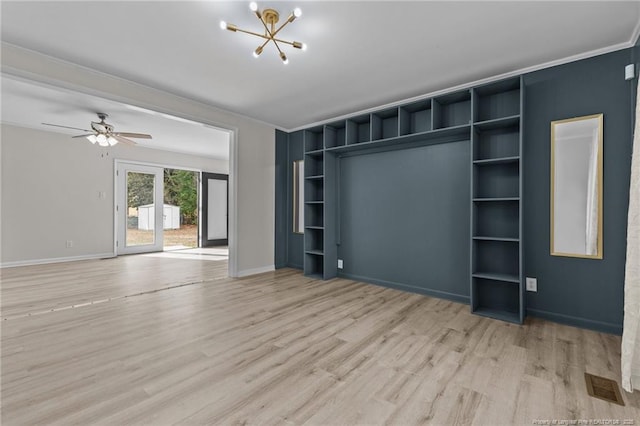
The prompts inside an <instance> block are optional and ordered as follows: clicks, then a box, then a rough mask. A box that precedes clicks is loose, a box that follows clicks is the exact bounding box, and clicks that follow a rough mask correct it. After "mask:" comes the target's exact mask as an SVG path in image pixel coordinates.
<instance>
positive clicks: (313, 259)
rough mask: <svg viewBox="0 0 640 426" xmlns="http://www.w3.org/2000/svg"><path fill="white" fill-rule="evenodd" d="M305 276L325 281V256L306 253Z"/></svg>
mask: <svg viewBox="0 0 640 426" xmlns="http://www.w3.org/2000/svg"><path fill="white" fill-rule="evenodd" d="M304 275H305V276H307V277H311V278H315V279H317V280H322V279H324V256H323V255H318V254H314V253H307V252H305V254H304Z"/></svg>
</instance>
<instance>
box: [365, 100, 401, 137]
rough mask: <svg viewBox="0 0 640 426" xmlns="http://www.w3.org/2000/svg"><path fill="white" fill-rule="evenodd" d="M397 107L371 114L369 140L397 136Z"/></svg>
mask: <svg viewBox="0 0 640 426" xmlns="http://www.w3.org/2000/svg"><path fill="white" fill-rule="evenodd" d="M398 130H399V129H398V108H390V109H387V110H384V111H380V112H376V113H373V114H371V140H374V141H375V140H380V139H389V138H396V137H398Z"/></svg>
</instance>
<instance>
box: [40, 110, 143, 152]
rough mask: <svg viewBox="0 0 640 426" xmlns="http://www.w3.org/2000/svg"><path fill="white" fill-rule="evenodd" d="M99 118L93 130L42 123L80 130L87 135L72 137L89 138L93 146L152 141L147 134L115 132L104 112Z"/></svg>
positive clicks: (100, 113) (48, 124)
mask: <svg viewBox="0 0 640 426" xmlns="http://www.w3.org/2000/svg"><path fill="white" fill-rule="evenodd" d="M97 114H98V118H99V119H100V121H92V122H91V130H87V129H80V128H77V127H69V126H61V125H59V124H51V123H42V124H44V125H45V126H54V127H62V128H65V129H73V130H80V131H82V132H85V134H82V135H77V136H72V137H73V138H87V139H88V140H89V141H90V142H91V143H92V144H96V143H97V144H98V145H100V146H113V145H115V144H117V143H118V142H120V143H123V144H125V145H135V144H136V143H135V142H134V141H132V140H131V139H128V138H135V139H151V135H147V134H145V133H131V132H114V131H113V130H114V127H113V126H112V125H111V124H109V123H106V122H105V121H104V120H105V119H106V118H107V117H109V115H108V114H105V113H104V112H99V113H97Z"/></svg>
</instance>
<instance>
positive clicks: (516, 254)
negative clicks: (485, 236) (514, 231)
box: [472, 240, 520, 287]
mask: <svg viewBox="0 0 640 426" xmlns="http://www.w3.org/2000/svg"><path fill="white" fill-rule="evenodd" d="M472 244H473V245H474V252H475V256H474V262H473V263H474V264H473V272H472V275H473V276H474V277H483V278H491V279H493V280H496V281H504V282H509V283H512V284H514V285H515V286H516V287H517V286H518V283H519V282H520V245H519V243H518V242H508V241H489V240H474V241H473V242H472Z"/></svg>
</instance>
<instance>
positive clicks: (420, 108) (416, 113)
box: [400, 99, 432, 136]
mask: <svg viewBox="0 0 640 426" xmlns="http://www.w3.org/2000/svg"><path fill="white" fill-rule="evenodd" d="M430 130H432V127H431V99H427V100H423V101H419V102H414V103H412V104H409V105H405V106H402V107H400V136H404V135H412V134H415V133H422V132H428V131H430Z"/></svg>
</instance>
